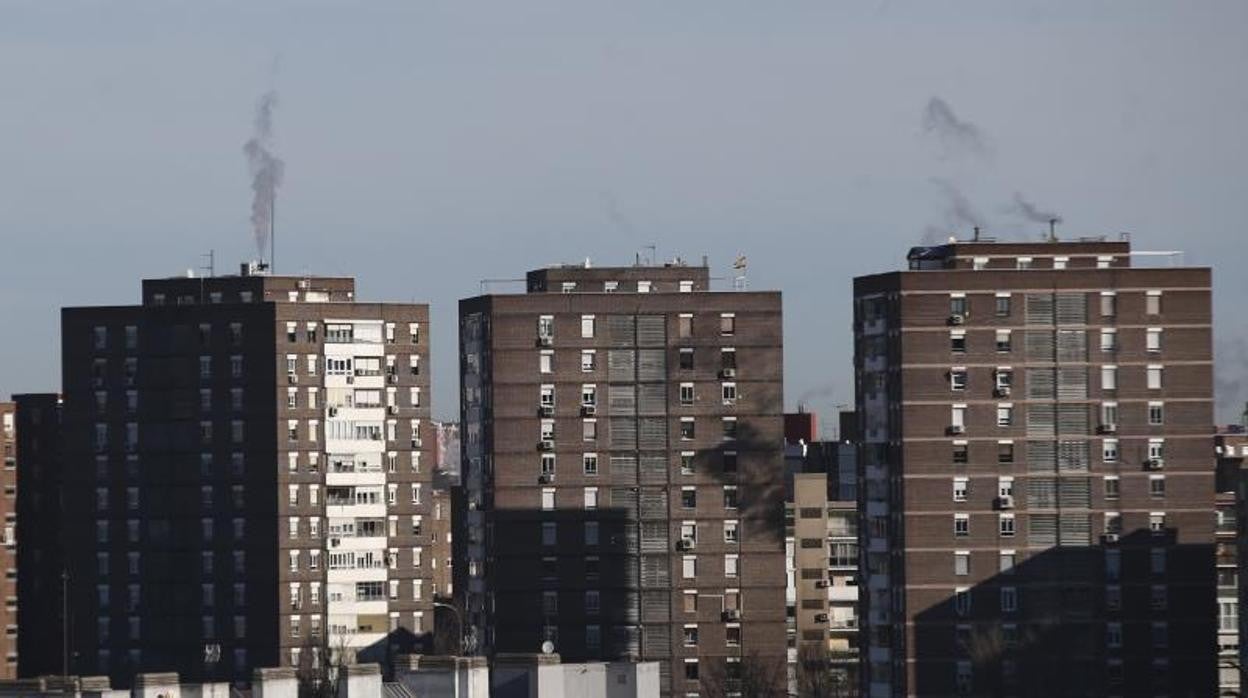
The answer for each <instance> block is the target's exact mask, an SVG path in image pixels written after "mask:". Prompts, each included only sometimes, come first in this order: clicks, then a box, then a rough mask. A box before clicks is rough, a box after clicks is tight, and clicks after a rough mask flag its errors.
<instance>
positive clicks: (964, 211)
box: [931, 177, 988, 230]
mask: <svg viewBox="0 0 1248 698" xmlns="http://www.w3.org/2000/svg"><path fill="white" fill-rule="evenodd" d="M931 182H932V184H934V185H936V188H937V189H939V190H940V193H941V194H943V195H944V197H945V222H946V223H947V224H948V225H949V226H950V230H956V229H958V228H968V227H969V228H977V227H978V228H987V227H988V226H987V224H985V222H984V217H983V215H981V214H980V212H979V211H978V210H977V209H976V208H975V207H974V206H972V205H971V202H970V200H969V199H967V198H966V195H965V194H963V193H962V190H961V189H959V188H958V185H956V184H954V183H953V182H951V181H949V180H947V179H944V178H941V177H933V178H932V179H931Z"/></svg>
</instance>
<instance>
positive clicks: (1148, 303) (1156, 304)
mask: <svg viewBox="0 0 1248 698" xmlns="http://www.w3.org/2000/svg"><path fill="white" fill-rule="evenodd" d="M1144 312H1145V313H1146V314H1148V315H1161V291H1147V292H1145V294H1144Z"/></svg>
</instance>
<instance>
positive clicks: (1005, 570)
mask: <svg viewBox="0 0 1248 698" xmlns="http://www.w3.org/2000/svg"><path fill="white" fill-rule="evenodd" d="M1016 560H1017V554H1016V553H1015V552H1014V551H1013V550H1002V551H1001V552H1000V553H999V554H998V555H997V571H999V572H1000V573H1001V574H1014V563H1015V561H1016Z"/></svg>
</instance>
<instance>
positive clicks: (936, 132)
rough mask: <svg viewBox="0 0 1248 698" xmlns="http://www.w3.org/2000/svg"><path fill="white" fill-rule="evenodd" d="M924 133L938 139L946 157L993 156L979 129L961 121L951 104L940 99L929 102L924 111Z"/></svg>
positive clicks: (932, 99)
mask: <svg viewBox="0 0 1248 698" xmlns="http://www.w3.org/2000/svg"><path fill="white" fill-rule="evenodd" d="M923 131H924V132H926V133H928V134H929V135H932V136H935V137H936V139H937V140H938V141H939V142H940V144H941V146H942V147H943V148H944V150H945V154H946V155H949V154H960V153H968V154H971V155H977V156H979V157H988V156H989V155H991V154H992V149H991V148H990V147H989V145H988V140H987V139H986V138H985V137H984V135H983V133H982V132H980V130H979V127H978V126H976V125H975V124H973V123H971V122H969V121H963V120H961V119H959V118H958V116H957V115H956V114H954V113H953V108H952V107H950V106H949V103H948V102H946V101H945V100H943V99H941V98H940V97H932V98H931V99H930V100H928V102H927V108H926V109H924V110H923Z"/></svg>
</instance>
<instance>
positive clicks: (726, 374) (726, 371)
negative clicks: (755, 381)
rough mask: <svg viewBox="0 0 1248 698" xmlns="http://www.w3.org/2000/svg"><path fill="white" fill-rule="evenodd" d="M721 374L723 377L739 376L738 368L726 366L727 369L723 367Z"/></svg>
mask: <svg viewBox="0 0 1248 698" xmlns="http://www.w3.org/2000/svg"><path fill="white" fill-rule="evenodd" d="M719 375H720V376H721V377H723V378H736V377H737V369H735V368H725V369H721V370H720V372H719Z"/></svg>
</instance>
